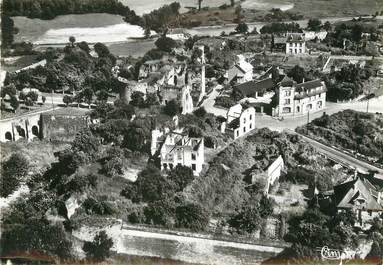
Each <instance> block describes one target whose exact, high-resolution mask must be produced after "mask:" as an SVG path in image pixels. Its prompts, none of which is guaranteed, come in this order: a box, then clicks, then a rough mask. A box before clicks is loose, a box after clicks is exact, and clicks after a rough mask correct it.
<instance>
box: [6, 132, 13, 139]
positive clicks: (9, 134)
mask: <svg viewBox="0 0 383 265" xmlns="http://www.w3.org/2000/svg"><path fill="white" fill-rule="evenodd" d="M5 140H8V141H12V133H11V132H6V133H5Z"/></svg>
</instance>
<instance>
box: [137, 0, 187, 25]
mask: <svg viewBox="0 0 383 265" xmlns="http://www.w3.org/2000/svg"><path fill="white" fill-rule="evenodd" d="M180 8H181V5H180V4H179V3H178V2H173V3H171V4H169V5H164V6H162V7H160V8H159V9H156V10H153V11H152V12H150V13H149V14H145V15H144V16H143V21H144V23H143V24H144V25H145V28H150V29H152V30H154V31H157V32H163V33H166V31H167V29H168V27H170V26H171V23H172V22H174V20H175V19H176V18H177V17H178V15H179V9H180Z"/></svg>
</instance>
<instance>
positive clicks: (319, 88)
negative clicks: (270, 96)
mask: <svg viewBox="0 0 383 265" xmlns="http://www.w3.org/2000/svg"><path fill="white" fill-rule="evenodd" d="M326 91H327V89H326V85H325V83H324V82H323V81H321V80H312V81H307V82H303V83H300V84H297V83H296V82H295V81H293V80H292V79H290V78H288V77H287V76H285V77H284V78H283V79H282V81H281V82H280V83H279V86H278V88H277V89H276V93H275V97H276V100H275V101H274V102H275V105H274V106H273V111H272V115H273V116H276V117H285V116H301V115H305V114H307V113H315V112H318V111H321V110H323V109H324V108H325V106H326Z"/></svg>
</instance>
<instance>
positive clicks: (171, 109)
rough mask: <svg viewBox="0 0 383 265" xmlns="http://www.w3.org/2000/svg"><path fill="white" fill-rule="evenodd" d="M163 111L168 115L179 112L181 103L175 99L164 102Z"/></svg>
mask: <svg viewBox="0 0 383 265" xmlns="http://www.w3.org/2000/svg"><path fill="white" fill-rule="evenodd" d="M164 112H165V113H166V114H167V115H169V116H174V115H176V114H178V113H180V112H181V104H180V103H179V102H178V101H177V100H175V99H172V100H170V101H169V102H168V103H166V105H165V108H164Z"/></svg>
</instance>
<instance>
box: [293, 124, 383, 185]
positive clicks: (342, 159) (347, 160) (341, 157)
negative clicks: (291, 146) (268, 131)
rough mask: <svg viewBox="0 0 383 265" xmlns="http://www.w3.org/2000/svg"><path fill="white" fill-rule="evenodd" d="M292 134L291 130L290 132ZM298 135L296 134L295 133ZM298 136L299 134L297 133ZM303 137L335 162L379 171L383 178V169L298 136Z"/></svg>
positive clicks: (365, 169) (379, 175) (380, 176)
mask: <svg viewBox="0 0 383 265" xmlns="http://www.w3.org/2000/svg"><path fill="white" fill-rule="evenodd" d="M289 131H290V132H292V131H291V130H289ZM294 133H296V132H294ZM296 134H298V133H296ZM298 135H299V136H301V137H302V138H303V139H304V140H305V141H306V142H308V143H310V144H311V145H312V146H314V147H315V148H316V149H317V150H318V151H319V152H321V153H322V154H324V155H325V156H327V157H329V158H331V159H333V160H334V161H335V162H338V163H341V164H344V165H347V166H350V167H353V168H356V169H360V170H362V171H365V172H368V171H377V172H378V174H377V175H378V177H379V178H383V169H380V168H378V167H376V166H374V165H371V164H369V163H366V162H364V161H361V160H359V159H356V158H354V157H352V156H350V155H348V154H346V153H344V152H341V151H338V150H337V149H334V148H332V147H330V146H327V145H324V144H322V143H320V142H318V141H315V140H313V139H311V138H309V137H306V136H304V135H302V134H298Z"/></svg>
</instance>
